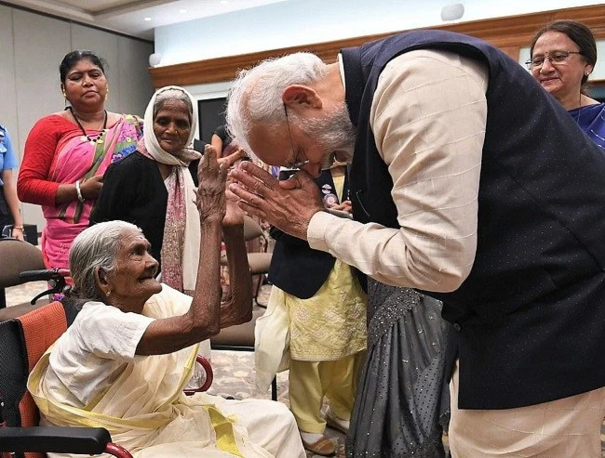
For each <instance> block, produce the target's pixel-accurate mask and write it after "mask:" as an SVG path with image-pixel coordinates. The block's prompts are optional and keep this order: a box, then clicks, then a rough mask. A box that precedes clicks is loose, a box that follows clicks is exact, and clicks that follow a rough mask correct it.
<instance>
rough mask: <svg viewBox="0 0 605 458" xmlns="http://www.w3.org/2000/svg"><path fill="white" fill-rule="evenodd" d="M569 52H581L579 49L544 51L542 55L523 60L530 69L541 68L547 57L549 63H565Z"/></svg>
mask: <svg viewBox="0 0 605 458" xmlns="http://www.w3.org/2000/svg"><path fill="white" fill-rule="evenodd" d="M570 54H582V52H581V51H558V50H557V51H550V52H547V53H544V56H534V57H533V58H531V59H530V60H528V61H527V62H525V65H527V67H528V68H529V69H530V70H534V69H536V68H541V67H542V65H544V61H545V60H546V59H548V61H549V62H550V63H551V64H554V65H564V64H567V58H568V57H569V55H570Z"/></svg>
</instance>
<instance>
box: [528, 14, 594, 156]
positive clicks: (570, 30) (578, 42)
mask: <svg viewBox="0 0 605 458" xmlns="http://www.w3.org/2000/svg"><path fill="white" fill-rule="evenodd" d="M530 56H531V58H530V60H529V61H527V65H528V67H529V69H530V71H531V73H532V75H533V77H534V78H535V79H536V80H538V82H539V83H540V84H541V85H542V87H543V88H544V89H545V90H546V91H547V92H548V93H550V94H552V95H553V96H554V97H555V98H556V99H557V100H558V101H559V103H561V105H563V107H564V108H565V109H566V110H567V111H568V112H569V114H570V115H571V116H572V118H574V119H575V121H576V123H577V124H578V126H580V128H581V129H582V130H583V131H584V132H586V133H587V134H588V136H589V137H590V138H591V139H592V140H593V141H594V142H595V143H596V144H597V145H598V146H599V147H601V148H605V119H604V117H605V104H603V103H600V102H599V101H598V100H595V99H593V98H591V97H590V96H589V95H588V93H587V91H586V89H587V86H588V76H589V75H590V74H591V73H592V71H593V69H594V67H595V64H596V62H597V45H596V42H595V38H594V35H593V33H592V32H591V30H590V29H589V28H588V27H587V26H586V25H584V24H582V23H581V22H577V21H572V20H559V21H554V22H551V23H549V24H547V25H545V26H544V27H542V28H541V29H540V30H538V32H536V34H535V35H534V38H533V40H532V42H531V48H530Z"/></svg>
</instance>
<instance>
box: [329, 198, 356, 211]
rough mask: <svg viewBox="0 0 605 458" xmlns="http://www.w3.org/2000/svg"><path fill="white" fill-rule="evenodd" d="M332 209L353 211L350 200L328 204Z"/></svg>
mask: <svg viewBox="0 0 605 458" xmlns="http://www.w3.org/2000/svg"><path fill="white" fill-rule="evenodd" d="M330 208H331V209H332V210H340V211H343V212H347V213H353V204H351V201H350V200H344V201H342V202H341V203H339V204H333V205H330Z"/></svg>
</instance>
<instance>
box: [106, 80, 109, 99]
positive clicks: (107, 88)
mask: <svg viewBox="0 0 605 458" xmlns="http://www.w3.org/2000/svg"><path fill="white" fill-rule="evenodd" d="M105 90H106V92H105V101H107V99H108V98H109V84H108V85H107V86H105Z"/></svg>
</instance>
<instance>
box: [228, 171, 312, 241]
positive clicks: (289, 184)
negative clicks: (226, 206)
mask: <svg viewBox="0 0 605 458" xmlns="http://www.w3.org/2000/svg"><path fill="white" fill-rule="evenodd" d="M231 178H233V179H234V180H235V181H236V183H233V184H231V185H229V189H230V190H231V191H233V193H234V194H235V195H236V196H237V197H238V198H239V199H240V201H239V205H240V207H241V208H243V209H244V210H245V211H246V212H247V213H249V214H252V215H256V216H258V217H260V218H261V219H264V220H265V221H267V222H268V223H269V224H271V225H273V226H275V227H277V228H278V229H280V230H282V231H283V232H286V233H288V234H290V235H293V236H295V237H298V238H300V239H303V240H306V239H307V228H308V226H309V221H310V220H311V218H312V217H313V215H314V214H315V213H317V212H318V211H322V210H323V208H324V206H323V202H322V200H321V197H320V194H319V188H318V187H317V184H316V183H315V180H313V178H312V177H311V176H310V175H309V174H308V173H306V172H305V171H303V170H300V171H298V172H296V174H294V175H292V176H291V177H290V178H289V179H287V180H284V181H278V180H277V179H276V178H274V177H273V176H271V174H269V173H268V172H266V171H265V170H263V169H261V168H260V167H258V166H256V165H254V164H252V163H250V162H244V163H242V164H241V165H240V166H239V168H237V169H235V170H233V171H232V172H231Z"/></svg>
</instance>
